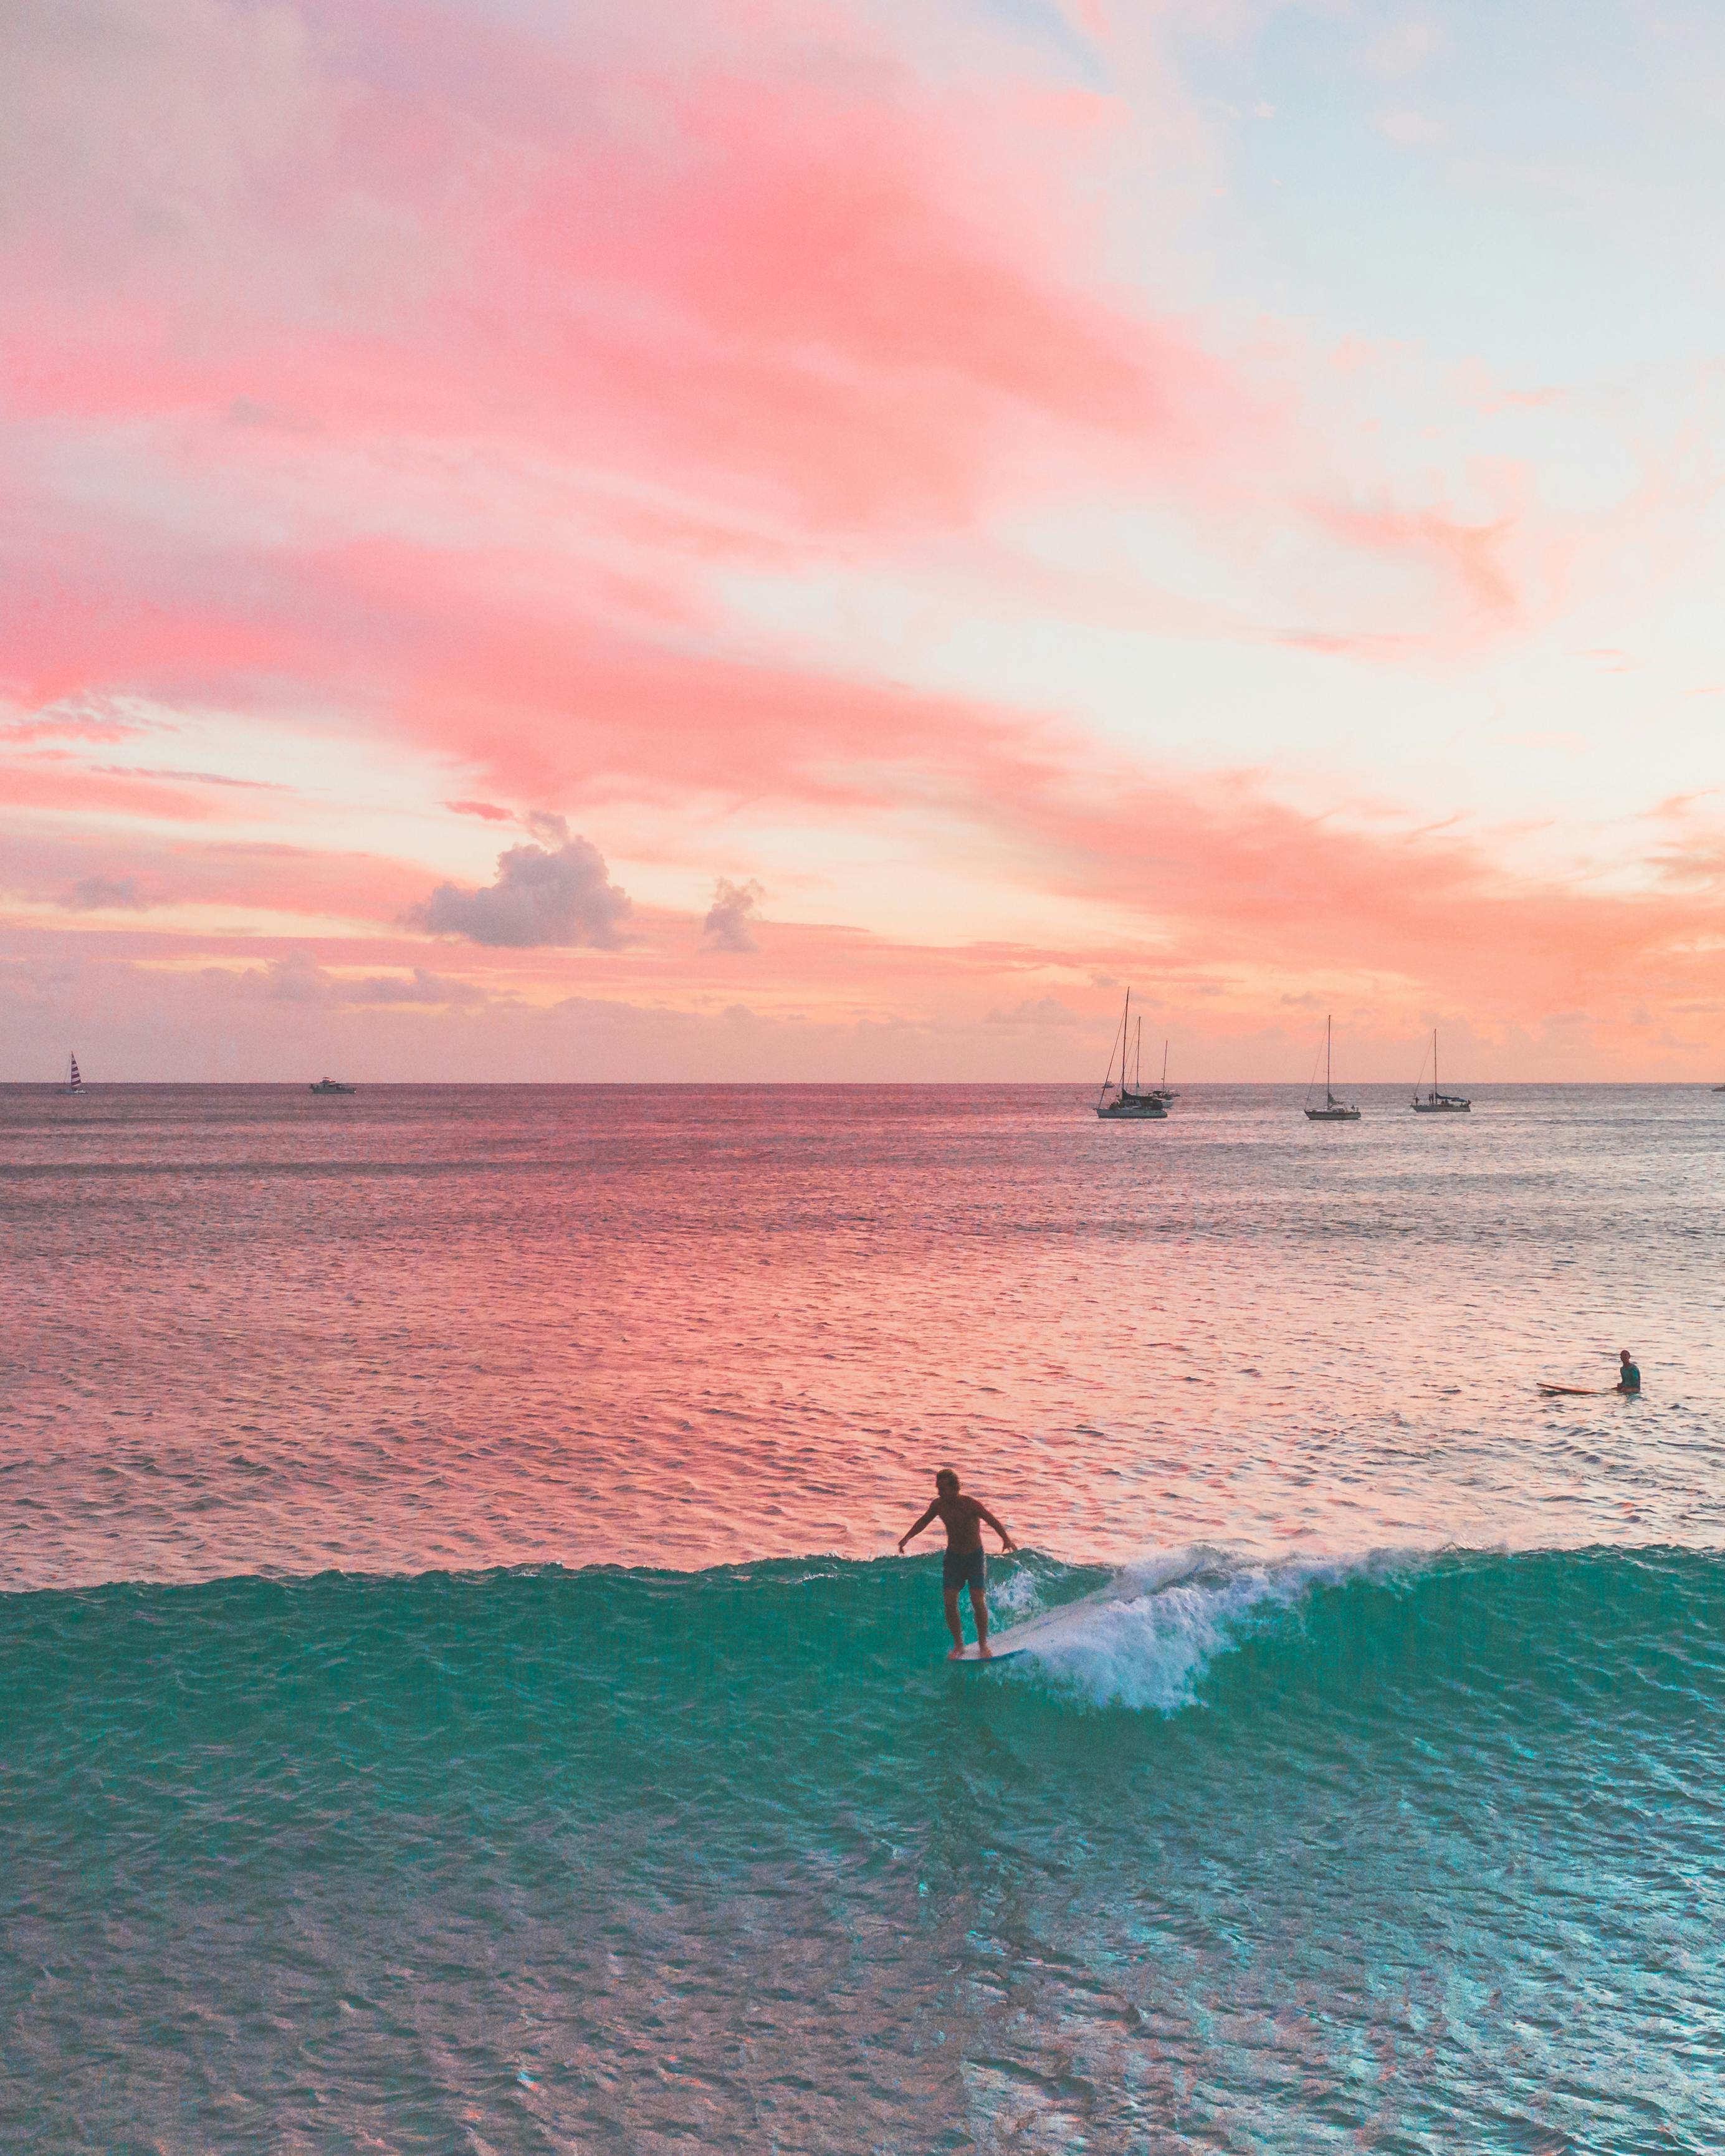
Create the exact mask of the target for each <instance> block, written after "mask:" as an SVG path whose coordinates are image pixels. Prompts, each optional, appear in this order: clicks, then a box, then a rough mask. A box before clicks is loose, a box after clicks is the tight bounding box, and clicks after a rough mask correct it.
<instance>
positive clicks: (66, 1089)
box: [60, 1050, 84, 1093]
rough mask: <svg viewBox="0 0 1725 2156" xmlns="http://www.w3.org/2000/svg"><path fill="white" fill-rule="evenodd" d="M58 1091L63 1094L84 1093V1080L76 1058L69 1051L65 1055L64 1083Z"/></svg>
mask: <svg viewBox="0 0 1725 2156" xmlns="http://www.w3.org/2000/svg"><path fill="white" fill-rule="evenodd" d="M60 1091H62V1092H63V1093H81V1092H82V1091H84V1080H83V1078H82V1076H81V1075H80V1072H79V1069H78V1058H77V1057H76V1056H75V1055H73V1054H72V1053H71V1052H70V1050H68V1051H67V1055H66V1082H65V1084H64V1086H62V1087H61V1088H60Z"/></svg>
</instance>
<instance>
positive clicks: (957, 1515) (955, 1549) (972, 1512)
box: [898, 1467, 1018, 1662]
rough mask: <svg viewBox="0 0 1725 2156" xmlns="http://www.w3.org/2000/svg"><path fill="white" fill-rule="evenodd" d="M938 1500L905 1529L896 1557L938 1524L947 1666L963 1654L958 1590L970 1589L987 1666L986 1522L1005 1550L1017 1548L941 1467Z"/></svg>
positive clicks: (989, 1514) (977, 1501) (936, 1480)
mask: <svg viewBox="0 0 1725 2156" xmlns="http://www.w3.org/2000/svg"><path fill="white" fill-rule="evenodd" d="M934 1489H935V1498H934V1502H933V1503H932V1505H931V1506H930V1507H929V1508H928V1510H927V1512H925V1513H924V1514H923V1515H922V1518H921V1519H920V1520H918V1521H917V1522H916V1526H915V1527H909V1528H907V1529H906V1531H905V1532H904V1533H903V1534H902V1535H901V1536H900V1537H899V1543H898V1553H899V1555H900V1556H901V1557H902V1556H903V1555H904V1553H905V1544H906V1543H907V1542H910V1541H911V1540H913V1539H914V1538H915V1537H916V1536H917V1535H920V1534H921V1533H922V1530H923V1529H924V1528H925V1527H927V1525H928V1523H929V1522H930V1521H931V1520H934V1519H938V1520H940V1521H941V1522H942V1523H943V1525H944V1526H945V1527H946V1530H947V1555H946V1561H945V1563H943V1564H942V1567H941V1590H942V1594H943V1595H944V1597H945V1599H946V1604H947V1630H948V1631H949V1632H950V1633H951V1634H952V1653H951V1654H950V1655H947V1661H949V1662H956V1661H957V1659H958V1657H959V1656H960V1655H962V1654H963V1652H964V1626H963V1622H962V1621H961V1620H960V1618H959V1615H958V1590H959V1589H960V1588H961V1587H968V1588H969V1589H970V1608H971V1614H973V1616H974V1617H975V1619H976V1645H977V1653H978V1655H979V1656H980V1658H981V1659H982V1660H983V1661H988V1659H989V1655H988V1604H987V1602H986V1601H985V1600H984V1599H983V1596H984V1594H986V1592H987V1589H988V1558H987V1557H986V1556H985V1555H984V1554H983V1529H982V1522H983V1521H984V1520H986V1521H987V1522H988V1525H989V1526H990V1527H992V1528H993V1530H994V1532H995V1533H996V1534H997V1535H999V1537H1000V1547H1001V1548H1002V1549H1003V1550H1015V1549H1016V1548H1018V1544H1017V1543H1015V1542H1014V1540H1013V1538H1012V1537H1011V1536H1010V1535H1009V1534H1008V1532H1006V1530H1005V1528H1004V1527H1002V1526H1001V1524H1000V1522H999V1520H997V1519H996V1518H995V1517H994V1515H993V1513H992V1512H990V1511H989V1510H988V1507H987V1506H986V1505H985V1504H983V1501H982V1499H981V1498H980V1497H966V1496H962V1495H961V1494H960V1491H959V1488H958V1477H957V1476H956V1475H955V1474H954V1473H953V1472H952V1469H951V1468H950V1467H943V1468H942V1470H941V1471H940V1472H939V1474H938V1475H937V1476H935V1478H934Z"/></svg>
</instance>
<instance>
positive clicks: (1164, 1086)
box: [1138, 1019, 1180, 1108]
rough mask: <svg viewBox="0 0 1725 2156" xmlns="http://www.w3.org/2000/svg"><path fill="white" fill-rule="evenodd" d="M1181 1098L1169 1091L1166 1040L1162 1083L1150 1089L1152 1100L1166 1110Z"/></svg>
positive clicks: (1163, 1045) (1163, 1049) (1165, 1043)
mask: <svg viewBox="0 0 1725 2156" xmlns="http://www.w3.org/2000/svg"><path fill="white" fill-rule="evenodd" d="M1143 1022H1144V1021H1143V1020H1142V1019H1139V1020H1138V1023H1139V1024H1140V1025H1142V1024H1143ZM1179 1097H1180V1096H1179V1095H1178V1093H1171V1092H1170V1091H1168V1043H1167V1041H1165V1040H1164V1041H1163V1044H1162V1083H1161V1084H1160V1085H1159V1086H1152V1087H1151V1088H1150V1098H1151V1099H1152V1100H1153V1101H1161V1103H1162V1105H1163V1107H1164V1108H1166V1107H1169V1106H1172V1105H1173V1102H1174V1101H1178V1099H1179Z"/></svg>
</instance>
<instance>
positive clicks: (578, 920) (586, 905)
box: [408, 810, 631, 951]
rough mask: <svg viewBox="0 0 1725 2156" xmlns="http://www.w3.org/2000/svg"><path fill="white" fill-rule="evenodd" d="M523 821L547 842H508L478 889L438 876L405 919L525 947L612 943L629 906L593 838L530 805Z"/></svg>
mask: <svg viewBox="0 0 1725 2156" xmlns="http://www.w3.org/2000/svg"><path fill="white" fill-rule="evenodd" d="M527 821H528V824H529V828H530V829H532V830H533V831H534V832H535V833H536V834H537V835H538V836H539V837H541V838H542V839H545V840H547V841H548V843H547V844H534V845H526V846H511V847H510V848H508V850H506V852H503V853H501V854H500V855H498V856H497V874H496V877H495V880H494V881H492V882H491V883H489V884H487V885H485V888H484V889H483V890H481V891H463V890H462V889H461V887H460V886H459V885H458V884H453V883H444V884H439V885H438V887H437V889H436V890H435V891H433V893H432V894H431V896H430V897H429V898H428V899H427V900H426V901H425V902H424V905H423V906H415V907H414V908H413V911H411V912H410V913H409V914H408V922H409V925H410V926H412V927H415V928H425V929H429V931H430V932H431V933H432V934H433V935H434V936H465V937H467V939H468V941H469V942H472V943H488V944H491V945H494V946H497V947H502V948H506V949H509V950H516V951H524V950H530V949H531V948H533V947H535V946H536V945H539V944H545V943H557V944H571V943H586V944H591V945H593V946H594V947H597V948H598V949H599V950H603V951H614V950H615V949H616V948H617V947H618V946H619V944H620V943H621V942H623V940H624V932H623V923H624V921H627V920H628V918H629V912H630V911H631V907H630V901H629V895H628V893H627V892H626V891H620V890H619V888H618V887H617V885H615V884H614V883H613V882H612V881H611V880H610V875H609V872H608V870H607V869H606V866H605V859H604V855H603V854H601V853H600V851H599V850H598V847H597V846H596V845H594V844H593V842H592V841H591V839H583V838H582V837H581V836H579V834H574V835H572V834H570V831H569V827H568V825H567V824H566V823H565V822H564V821H563V819H562V817H561V816H552V815H547V814H544V813H542V812H541V811H538V810H536V811H534V813H533V814H532V815H531V817H530V818H529V819H527Z"/></svg>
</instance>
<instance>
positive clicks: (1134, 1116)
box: [1096, 988, 1168, 1123]
mask: <svg viewBox="0 0 1725 2156" xmlns="http://www.w3.org/2000/svg"><path fill="white" fill-rule="evenodd" d="M1131 1045H1132V990H1131V989H1130V988H1128V989H1127V992H1126V1009H1124V1011H1123V1012H1122V1014H1121V1019H1120V1030H1119V1031H1118V1033H1117V1034H1115V1036H1114V1044H1113V1046H1112V1047H1111V1048H1110V1049H1109V1050H1108V1068H1107V1069H1106V1070H1105V1071H1104V1072H1103V1073H1102V1090H1101V1092H1100V1093H1098V1094H1097V1096H1096V1113H1097V1115H1099V1116H1101V1119H1102V1121H1103V1122H1105V1123H1154V1122H1163V1120H1165V1119H1166V1117H1167V1115H1168V1109H1167V1107H1166V1106H1164V1105H1163V1102H1162V1101H1160V1100H1158V1097H1157V1096H1156V1095H1155V1094H1154V1093H1147V1092H1145V1091H1143V1090H1142V1079H1141V1077H1139V1076H1134V1077H1133V1078H1132V1083H1131V1084H1128V1083H1127V1077H1128V1072H1127V1054H1128V1050H1130V1048H1131ZM1137 1045H1138V1061H1139V1063H1140V1065H1142V1062H1143V1056H1144V1021H1143V1019H1139V1020H1138V1044H1137ZM1116 1049H1117V1050H1119V1052H1120V1083H1119V1086H1117V1087H1115V1086H1114V1055H1115V1050H1116ZM1111 1089H1113V1097H1112V1099H1110V1097H1109V1094H1110V1090H1111Z"/></svg>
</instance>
